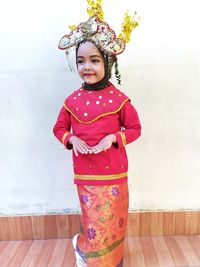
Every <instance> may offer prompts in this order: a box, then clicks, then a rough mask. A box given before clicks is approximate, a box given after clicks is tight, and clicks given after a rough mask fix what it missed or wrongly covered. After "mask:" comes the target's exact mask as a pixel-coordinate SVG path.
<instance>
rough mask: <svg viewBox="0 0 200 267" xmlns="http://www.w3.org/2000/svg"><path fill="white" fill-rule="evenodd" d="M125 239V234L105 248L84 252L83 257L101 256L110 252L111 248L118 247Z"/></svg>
mask: <svg viewBox="0 0 200 267" xmlns="http://www.w3.org/2000/svg"><path fill="white" fill-rule="evenodd" d="M124 239H125V236H123V237H122V238H121V239H119V240H117V241H115V242H114V243H112V244H111V245H110V246H109V247H107V248H103V249H102V250H99V251H92V252H88V253H85V257H86V258H87V259H88V258H96V257H102V256H104V255H105V254H107V253H109V252H111V251H112V250H113V249H115V248H116V247H118V246H119V245H120V244H121V243H122V242H123V241H124Z"/></svg>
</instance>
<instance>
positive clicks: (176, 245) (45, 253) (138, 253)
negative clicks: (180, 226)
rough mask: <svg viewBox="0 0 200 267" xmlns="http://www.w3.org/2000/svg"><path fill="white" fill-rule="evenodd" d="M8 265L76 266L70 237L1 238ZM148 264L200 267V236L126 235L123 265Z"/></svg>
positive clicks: (2, 266) (1, 266) (1, 265)
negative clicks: (19, 239)
mask: <svg viewBox="0 0 200 267" xmlns="http://www.w3.org/2000/svg"><path fill="white" fill-rule="evenodd" d="M7 266H9V267H18V266H20V267H45V266H48V267H74V266H75V259H74V253H73V248H72V244H71V240H70V239H49V240H27V241H1V242H0V267H7ZM146 266H148V267H160V266H166V267H174V266H177V267H186V266H187V267H193V266H199V267H200V235H195V236H192V235H190V236H188V235H187V236H155V237H128V238H126V241H125V257H124V267H146ZM102 267H103V266H102Z"/></svg>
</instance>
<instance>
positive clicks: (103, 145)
mask: <svg viewBox="0 0 200 267" xmlns="http://www.w3.org/2000/svg"><path fill="white" fill-rule="evenodd" d="M116 141H117V140H116V137H115V135H114V134H109V135H107V136H105V137H104V138H103V139H102V140H101V141H100V142H99V143H98V144H97V145H96V146H94V147H92V148H91V150H92V152H93V153H94V154H97V153H100V152H102V151H106V150H107V149H109V148H110V147H111V146H112V144H113V143H116Z"/></svg>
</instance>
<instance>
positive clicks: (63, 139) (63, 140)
mask: <svg viewBox="0 0 200 267" xmlns="http://www.w3.org/2000/svg"><path fill="white" fill-rule="evenodd" d="M69 134H70V133H69V132H67V133H65V134H64V135H63V137H62V143H63V145H64V142H65V139H66V137H67V136H68V135H69Z"/></svg>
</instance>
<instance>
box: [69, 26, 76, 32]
mask: <svg viewBox="0 0 200 267" xmlns="http://www.w3.org/2000/svg"><path fill="white" fill-rule="evenodd" d="M69 28H70V30H71V31H74V30H76V28H77V26H76V25H71V26H69Z"/></svg>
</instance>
